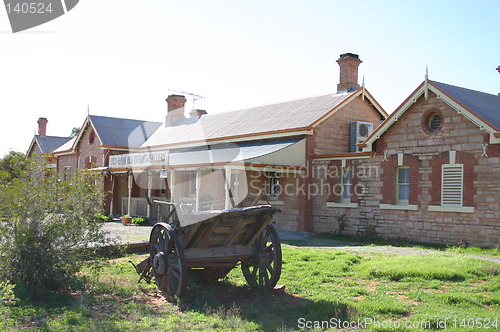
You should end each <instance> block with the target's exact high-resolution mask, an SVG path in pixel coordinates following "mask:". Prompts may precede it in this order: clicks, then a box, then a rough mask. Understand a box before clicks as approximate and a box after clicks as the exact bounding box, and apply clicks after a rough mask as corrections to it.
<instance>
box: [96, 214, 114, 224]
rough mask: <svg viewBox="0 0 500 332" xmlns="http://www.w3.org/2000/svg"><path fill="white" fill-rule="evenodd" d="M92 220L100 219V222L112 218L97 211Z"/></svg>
mask: <svg viewBox="0 0 500 332" xmlns="http://www.w3.org/2000/svg"><path fill="white" fill-rule="evenodd" d="M94 220H95V221H100V222H106V221H111V220H113V218H111V217H109V216H106V215H104V214H101V213H98V214H96V215H95V217H94Z"/></svg>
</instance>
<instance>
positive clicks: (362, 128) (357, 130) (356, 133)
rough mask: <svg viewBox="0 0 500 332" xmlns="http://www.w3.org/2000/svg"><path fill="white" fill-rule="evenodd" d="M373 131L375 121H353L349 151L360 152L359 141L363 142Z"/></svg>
mask: <svg viewBox="0 0 500 332" xmlns="http://www.w3.org/2000/svg"><path fill="white" fill-rule="evenodd" d="M372 132H373V123H370V122H363V121H354V122H351V128H350V139H349V152H358V151H361V149H360V148H359V147H358V143H362V142H363V141H364V140H365V139H367V138H368V136H370V134H371V133H372Z"/></svg>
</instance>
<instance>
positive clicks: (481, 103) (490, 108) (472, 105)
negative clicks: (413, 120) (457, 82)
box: [431, 81, 500, 130]
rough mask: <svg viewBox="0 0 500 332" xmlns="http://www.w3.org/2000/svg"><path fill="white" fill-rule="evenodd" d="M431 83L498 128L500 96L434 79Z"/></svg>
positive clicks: (499, 128) (499, 125) (499, 127)
mask: <svg viewBox="0 0 500 332" xmlns="http://www.w3.org/2000/svg"><path fill="white" fill-rule="evenodd" d="M431 83H432V84H434V85H435V86H437V87H438V88H439V89H440V90H442V91H444V92H445V93H446V94H448V95H449V96H450V97H452V98H453V99H455V100H456V101H458V102H460V103H461V104H463V105H464V106H465V107H467V108H468V109H469V110H471V111H473V112H474V113H476V114H477V115H478V116H479V117H480V118H483V119H484V120H486V121H487V122H489V123H490V124H492V125H493V126H495V127H496V129H497V130H500V96H498V95H492V94H489V93H484V92H480V91H475V90H469V89H465V88H461V87H458V86H454V85H449V84H445V83H440V82H435V81H431Z"/></svg>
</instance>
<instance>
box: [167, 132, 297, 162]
mask: <svg viewBox="0 0 500 332" xmlns="http://www.w3.org/2000/svg"><path fill="white" fill-rule="evenodd" d="M231 162H250V163H261V164H273V165H286V166H304V165H305V139H303V138H287V139H278V140H268V141H252V142H242V143H228V144H215V145H206V146H201V147H195V148H187V149H177V150H171V151H170V153H169V166H173V167H175V166H183V165H209V164H221V163H231Z"/></svg>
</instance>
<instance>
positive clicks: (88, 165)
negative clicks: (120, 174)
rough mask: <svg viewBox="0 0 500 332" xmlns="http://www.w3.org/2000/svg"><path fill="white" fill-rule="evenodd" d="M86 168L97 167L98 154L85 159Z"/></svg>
mask: <svg viewBox="0 0 500 332" xmlns="http://www.w3.org/2000/svg"><path fill="white" fill-rule="evenodd" d="M84 164H85V168H86V169H89V168H92V167H95V166H96V164H97V157H96V156H88V157H86V158H85V160H84Z"/></svg>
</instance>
